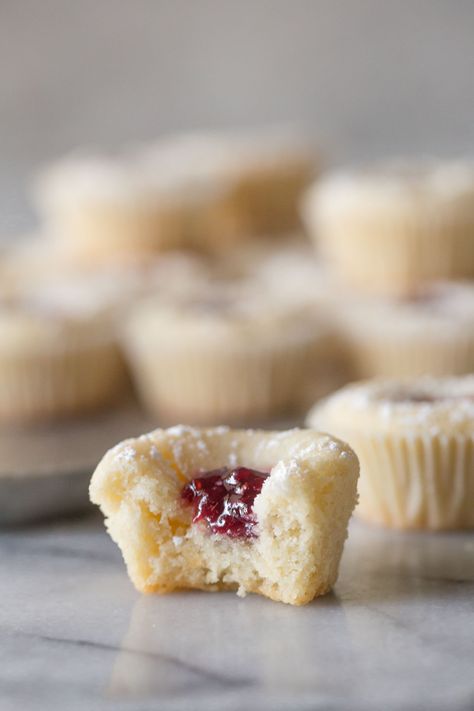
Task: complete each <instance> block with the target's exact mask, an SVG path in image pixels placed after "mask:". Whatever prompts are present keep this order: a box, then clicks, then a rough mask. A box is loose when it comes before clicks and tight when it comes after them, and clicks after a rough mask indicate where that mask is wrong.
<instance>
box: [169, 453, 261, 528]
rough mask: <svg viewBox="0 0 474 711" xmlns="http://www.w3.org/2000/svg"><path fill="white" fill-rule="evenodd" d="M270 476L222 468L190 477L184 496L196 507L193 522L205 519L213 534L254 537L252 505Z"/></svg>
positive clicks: (253, 471)
mask: <svg viewBox="0 0 474 711" xmlns="http://www.w3.org/2000/svg"><path fill="white" fill-rule="evenodd" d="M267 477H268V474H265V473H264V472H259V471H256V470H255V469H248V468H247V467H236V468H235V469H229V468H228V467H222V468H221V469H214V470H213V471H210V472H204V473H203V474H201V475H200V476H198V477H195V478H194V479H191V481H190V482H189V483H188V484H186V486H185V487H184V488H183V490H182V492H181V497H182V499H183V500H184V501H186V502H188V503H189V504H192V506H193V510H194V516H193V523H195V522H196V521H206V523H207V525H208V526H209V528H210V530H211V531H212V532H213V533H223V534H225V535H227V536H231V537H232V538H255V537H256V535H257V534H256V524H257V521H256V518H255V516H254V513H253V504H254V501H255V498H256V497H257V496H258V494H260V492H261V490H262V486H263V483H264V481H265V479H266V478H267Z"/></svg>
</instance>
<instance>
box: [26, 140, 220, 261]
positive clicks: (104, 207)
mask: <svg viewBox="0 0 474 711" xmlns="http://www.w3.org/2000/svg"><path fill="white" fill-rule="evenodd" d="M191 178H192V176H191ZM191 178H190V177H189V176H187V175H186V174H182V173H179V172H177V171H174V172H166V171H164V170H158V169H157V168H153V169H152V168H151V166H150V165H148V163H147V161H145V160H144V158H143V157H141V156H139V155H138V154H131V155H127V156H122V157H118V158H116V159H112V158H107V157H100V156H91V157H87V156H84V157H71V158H69V159H64V160H63V161H61V162H59V163H57V164H56V165H53V166H52V167H51V168H49V169H48V170H46V171H45V172H44V173H43V175H41V176H40V178H39V180H38V181H37V186H36V192H35V196H36V202H37V204H38V207H39V210H40V213H41V214H42V216H43V218H44V220H45V223H46V225H47V229H48V231H49V233H50V234H52V235H53V236H54V237H55V239H56V240H57V241H58V242H59V243H60V244H61V245H62V246H63V248H65V249H66V252H68V253H69V254H70V255H71V256H72V257H73V258H74V259H76V260H77V261H78V262H80V263H103V262H105V263H109V262H110V259H115V260H119V259H122V260H125V261H129V260H130V259H134V258H136V257H137V255H141V254H150V253H153V252H156V251H163V250H168V249H178V248H182V247H189V246H195V245H196V244H197V243H198V242H200V241H202V228H201V222H202V219H204V218H202V215H205V214H207V212H206V211H207V206H208V203H211V204H212V202H213V200H214V193H215V192H219V191H220V188H219V186H217V185H211V184H210V183H202V182H201V183H197V182H196V181H194V180H192V179H191Z"/></svg>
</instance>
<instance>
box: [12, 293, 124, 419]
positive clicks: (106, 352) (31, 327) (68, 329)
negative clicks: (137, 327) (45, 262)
mask: <svg viewBox="0 0 474 711" xmlns="http://www.w3.org/2000/svg"><path fill="white" fill-rule="evenodd" d="M61 292H62V293H63V297H64V300H63V302H62V304H61V305H59V303H58V301H57V300H56V299H57V297H58V294H55V295H54V298H52V294H51V293H44V294H43V295H42V296H41V297H40V296H39V295H38V294H35V295H34V298H33V294H32V293H30V294H28V295H27V294H23V297H22V298H21V299H20V298H19V297H18V296H17V297H15V299H13V300H10V301H9V302H5V303H3V304H2V305H1V306H0V421H3V422H12V423H28V422H35V421H42V420H46V419H50V418H55V417H59V416H62V415H68V414H69V415H73V414H78V413H81V412H83V411H86V410H87V411H89V410H93V409H97V408H99V407H102V406H104V405H106V404H109V403H110V402H112V401H113V400H114V399H116V398H117V396H118V395H119V394H121V393H122V392H123V390H124V387H125V386H126V383H127V380H126V374H125V370H124V364H123V361H122V357H121V354H120V351H119V347H118V343H117V338H116V334H115V332H114V329H113V326H112V323H111V321H110V318H109V315H108V314H105V312H104V313H99V312H98V311H92V310H89V311H87V310H85V307H84V306H81V308H80V309H78V310H77V311H74V310H73V309H72V308H71V304H67V303H66V300H67V297H66V296H64V294H65V292H64V291H63V290H61Z"/></svg>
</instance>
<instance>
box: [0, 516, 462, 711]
mask: <svg viewBox="0 0 474 711" xmlns="http://www.w3.org/2000/svg"><path fill="white" fill-rule="evenodd" d="M0 566H1V568H0V570H1V575H0V709H1V711H13V710H14V711H18V709H22V711H30V709H31V711H36V710H37V709H38V710H39V709H41V710H43V709H48V711H55V709H58V711H59V710H61V711H62V710H63V709H65V708H67V709H68V711H76V709H77V710H79V709H80V710H81V711H82V710H83V709H87V710H88V711H95V710H96V709H97V710H99V709H100V710H102V709H114V711H115V709H119V711H121V710H122V709H124V710H126V709H130V710H131V709H133V710H137V711H148V709H150V711H151V710H152V709H153V710H155V709H159V711H168V710H169V711H181V710H182V711H184V710H186V711H201V709H202V711H218V710H219V711H230V710H233V709H235V710H236V711H237V709H239V711H240V710H242V709H250V710H252V711H253V710H255V711H260V710H261V711H267V710H268V711H310V710H313V709H324V710H325V711H327V710H331V711H333V710H335V711H338V710H339V709H340V710H341V711H342V710H344V711H345V710H346V709H356V710H357V711H358V710H359V709H360V710H361V711H362V710H364V711H380V710H381V709H383V710H384V711H390V710H391V709H394V710H395V709H403V710H405V709H406V710H407V711H408V710H410V711H412V710H417V709H420V711H421V710H422V709H427V708H429V709H431V710H433V711H438V710H439V711H445V710H446V709H448V708H449V709H450V711H470V710H471V709H472V708H473V707H474V533H443V534H436V535H434V534H433V535H430V534H426V533H411V534H400V533H395V532H387V531H380V530H377V529H374V528H369V527H366V526H363V525H361V524H357V523H353V524H352V526H351V534H350V538H349V541H348V543H347V545H346V550H345V553H344V557H343V562H342V567H341V575H340V578H339V581H338V584H337V585H336V588H335V590H334V591H333V592H332V593H331V594H330V595H327V596H326V597H324V598H321V599H319V600H316V601H315V602H314V603H312V604H311V605H309V606H307V607H303V608H292V607H289V606H286V605H282V604H278V603H272V602H270V601H268V600H265V599H262V598H259V597H257V596H252V595H250V596H248V597H247V598H246V599H244V600H241V599H239V598H237V596H235V595H233V594H227V593H225V594H222V593H219V594H209V593H207V594H206V593H198V592H184V593H180V594H174V595H170V596H166V597H158V596H141V595H139V594H138V593H136V592H135V591H134V589H133V588H132V586H131V584H130V583H129V581H128V578H127V576H126V574H125V570H124V566H123V563H122V560H121V557H120V553H119V551H118V550H117V549H116V547H115V546H114V544H113V543H112V542H111V541H110V540H109V538H108V537H107V536H106V535H105V533H104V530H103V524H102V521H101V519H100V518H99V517H96V516H91V517H88V518H85V519H82V520H75V521H71V522H67V521H64V522H61V523H56V524H50V525H46V524H44V525H42V526H35V527H31V528H25V529H15V530H9V531H4V532H2V533H1V534H0Z"/></svg>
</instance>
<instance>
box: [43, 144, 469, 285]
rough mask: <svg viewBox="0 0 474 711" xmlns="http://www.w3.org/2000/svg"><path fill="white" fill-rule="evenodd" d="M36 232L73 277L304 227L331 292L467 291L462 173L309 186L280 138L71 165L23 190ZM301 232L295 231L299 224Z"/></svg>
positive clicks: (416, 165)
mask: <svg viewBox="0 0 474 711" xmlns="http://www.w3.org/2000/svg"><path fill="white" fill-rule="evenodd" d="M35 201H36V205H37V207H38V210H39V213H40V216H41V218H42V220H43V223H44V225H45V231H46V232H47V234H49V235H50V238H51V239H53V240H54V241H55V242H56V243H57V245H59V246H60V247H61V249H62V251H63V253H64V254H65V255H67V256H68V257H69V258H71V259H73V260H75V261H76V262H77V261H83V262H86V263H97V262H99V263H100V262H105V263H110V260H124V259H125V260H130V259H139V258H143V257H144V256H146V255H149V254H150V253H156V252H161V251H164V250H168V249H171V250H176V249H182V248H185V249H194V250H198V251H201V252H208V253H219V252H223V251H224V252H227V251H228V250H232V248H233V247H235V245H242V244H248V243H249V241H250V240H253V241H255V238H256V237H267V238H268V237H269V236H271V237H272V238H273V239H275V238H276V237H277V236H278V235H285V234H286V233H288V232H289V231H292V230H297V229H298V228H299V227H300V225H301V222H302V223H304V225H305V228H306V230H307V233H308V235H309V236H310V237H311V239H312V241H313V242H314V245H315V247H316V250H317V251H318V252H319V253H320V256H321V258H322V259H323V260H324V261H325V263H326V264H327V265H328V267H329V268H330V270H331V272H332V273H333V274H334V276H335V278H337V279H339V280H340V281H341V283H343V284H346V285H347V286H348V287H352V288H356V289H358V290H360V291H362V292H369V293H370V292H372V293H375V294H386V295H391V296H393V295H398V296H400V295H402V296H406V295H411V294H412V292H413V291H414V290H417V289H418V288H419V287H420V285H425V284H426V283H430V282H432V281H438V280H453V279H470V278H474V163H473V162H472V161H469V160H467V159H463V160H461V159H459V160H434V159H416V158H412V159H406V160H398V161H386V162H385V163H380V164H378V165H377V164H374V165H372V166H368V167H365V168H353V169H348V168H346V169H337V170H332V171H328V172H326V173H324V174H321V160H320V158H319V156H318V155H317V153H316V152H315V150H314V148H313V146H312V145H311V144H310V143H309V142H308V141H305V140H303V139H302V138H301V137H300V136H296V135H294V134H291V133H289V132H281V131H280V132H279V131H267V132H265V133H263V132H261V133H259V134H257V133H247V134H244V133H237V134H233V133H223V132H222V133H218V132H216V133H209V134H206V133H194V134H187V135H186V134H185V135H178V136H174V137H166V138H162V139H160V140H159V141H157V142H155V143H154V144H151V145H148V146H142V147H140V148H136V149H135V150H129V151H128V152H127V153H123V154H121V155H116V156H113V157H112V156H101V155H98V154H90V155H86V154H84V153H83V154H80V155H79V154H78V155H72V156H69V157H68V158H65V159H63V160H62V161H60V162H58V163H56V164H55V165H53V166H51V167H50V168H48V169H47V170H45V171H44V172H43V173H42V174H41V175H40V176H39V177H38V180H37V181H36V188H35ZM300 218H301V222H300Z"/></svg>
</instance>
